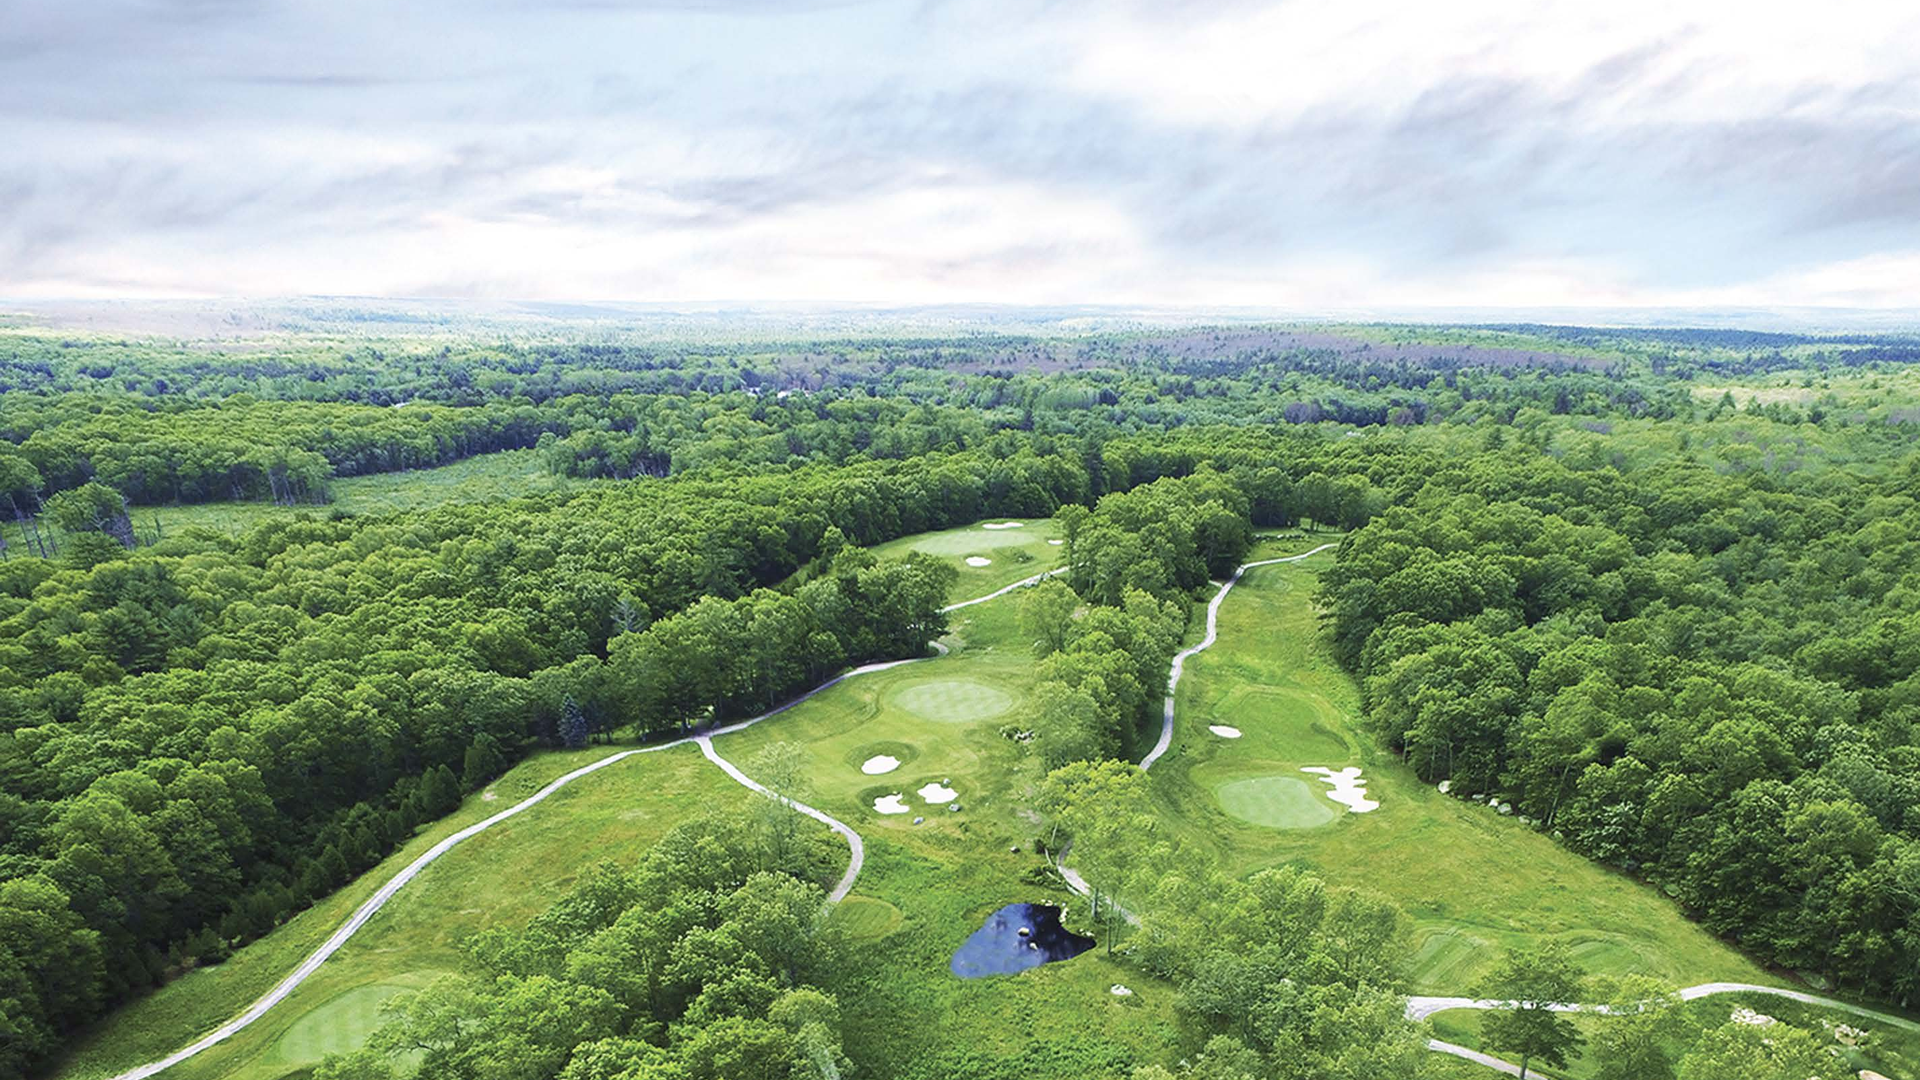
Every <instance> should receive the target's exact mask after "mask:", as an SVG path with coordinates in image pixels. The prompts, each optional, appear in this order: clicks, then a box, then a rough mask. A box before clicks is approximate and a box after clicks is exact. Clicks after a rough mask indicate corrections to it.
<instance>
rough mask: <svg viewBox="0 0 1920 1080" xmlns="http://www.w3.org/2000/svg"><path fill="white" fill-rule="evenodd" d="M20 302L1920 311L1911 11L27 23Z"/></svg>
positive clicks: (3, 291)
mask: <svg viewBox="0 0 1920 1080" xmlns="http://www.w3.org/2000/svg"><path fill="white" fill-rule="evenodd" d="M0 147H4V148H5V149H4V150H0V296H7V297H13V298H21V299H32V298H54V297H95V296H160V297H166V296H236V295H253V296H290V295H301V294H332V295H362V296H451V297H482V298H544V299H619V300H650V301H660V300H666V301H672V300H714V299H735V300H824V301H879V302H893V303H927V302H973V301H1001V302H1015V303H1057V302H1096V303H1097V302H1111V303H1126V304H1166V305H1191V304H1204V305H1226V304H1238V305H1255V306H1262V307H1272V308H1276V309H1329V308H1340V307H1347V306H1378V305H1388V304H1397V305H1461V304H1466V305H1479V306H1484V305H1513V306H1525V305H1569V304H1571V305H1664V304H1671V305H1693V306H1698V305H1715V304H1721V305H1769V304H1795V305H1799V304H1812V305H1845V306H1866V307H1893V308H1900V307H1908V308H1910V307H1913V306H1915V304H1916V299H1915V298H1916V297H1920V6H1916V5H1913V4H1908V3H1897V2H1891V0H1868V2H1860V0H1822V2H1819V3H1794V4H1788V3H1784V2H1779V3H1776V2H1774V0H1738V2H1719V0H1609V2H1607V3H1592V2H1587V0H1582V2H1577V3H1573V2H1560V0H1545V2H1541V0H1535V2H1520V0H1447V2H1444V3H1436V2H1430V0H1400V2H1382V0H1287V2H1282V3H1255V2H1238V0H1188V2H1185V3H1165V4H1155V3H1147V2H1144V0H1139V2H1134V0H1104V2H1091V0H1089V2H1085V3H1082V2H1075V0H1034V2H1030V3H951V4H949V3H939V2H931V0H928V2H884V0H874V2H850V3H834V2H807V0H760V2H755V0H737V2H727V0H679V2H672V0H659V2H648V0H571V2H566V0H562V2H559V3H553V2H546V0H460V2H454V0H407V2H404V3H395V2H392V0H377V2H373V0H297V2H280V0H4V3H0Z"/></svg>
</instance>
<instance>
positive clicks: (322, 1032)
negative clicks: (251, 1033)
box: [271, 982, 419, 1065]
mask: <svg viewBox="0 0 1920 1080" xmlns="http://www.w3.org/2000/svg"><path fill="white" fill-rule="evenodd" d="M418 989H419V987H417V986H407V985H405V984H402V983H393V982H381V983H371V984H369V985H366V986H356V987H354V988H353V989H351V990H348V991H346V992H345V993H341V994H336V995H334V996H333V997H331V998H328V999H327V1000H326V1001H324V1002H322V1003H321V1004H320V1005H319V1006H317V1007H316V1008H314V1009H313V1010H312V1011H310V1012H308V1013H307V1014H306V1015H305V1016H302V1017H301V1018H300V1019H298V1020H295V1021H294V1022H293V1026H292V1027H289V1028H288V1029H287V1033H286V1034H284V1035H282V1036H280V1038H279V1040H278V1041H277V1042H275V1043H274V1044H273V1050H272V1051H271V1059H272V1060H274V1061H277V1062H279V1063H281V1064H285V1065H310V1064H313V1063H316V1062H318V1061H319V1060H320V1059H321V1058H324V1057H326V1056H327V1055H328V1054H347V1053H352V1052H353V1051H355V1050H358V1049H360V1048H361V1047H362V1046H365V1045H366V1043H367V1037H368V1036H369V1035H372V1034H373V1030H374V1029H375V1028H377V1027H379V1026H380V1020H381V1018H380V1006H382V1005H384V1004H386V1003H387V1001H388V1000H389V999H390V998H392V997H394V996H395V995H397V994H404V993H407V992H409V991H413V990H418Z"/></svg>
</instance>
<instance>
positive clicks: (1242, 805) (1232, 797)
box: [1213, 776, 1335, 829]
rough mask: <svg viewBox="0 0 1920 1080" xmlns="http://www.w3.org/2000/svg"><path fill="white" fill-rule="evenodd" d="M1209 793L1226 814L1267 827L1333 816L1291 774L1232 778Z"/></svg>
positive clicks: (1301, 825)
mask: <svg viewBox="0 0 1920 1080" xmlns="http://www.w3.org/2000/svg"><path fill="white" fill-rule="evenodd" d="M1213 797H1214V801H1216V802H1218V803H1219V804H1220V809H1221V810H1223V811H1225V812H1226V814H1227V816H1229V817H1234V818H1238V819H1240V820H1241V821H1244V822H1247V823H1248V824H1250V825H1263V826H1265V827H1267V828H1269V829H1312V828H1316V827H1318V826H1321V825H1325V824H1326V823H1327V822H1329V821H1332V820H1333V819H1334V816H1335V815H1334V810H1333V808H1332V807H1330V806H1328V805H1327V803H1326V800H1325V799H1323V798H1321V797H1320V795H1319V793H1317V792H1315V791H1314V790H1313V789H1312V788H1310V787H1308V786H1307V784H1306V782H1305V781H1302V780H1296V779H1294V778H1293V777H1291V776H1256V777H1253V778H1251V779H1247V780H1235V781H1232V782H1231V783H1226V784H1222V785H1220V786H1219V787H1216V788H1214V791H1213Z"/></svg>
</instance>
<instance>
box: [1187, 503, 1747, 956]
mask: <svg viewBox="0 0 1920 1080" xmlns="http://www.w3.org/2000/svg"><path fill="white" fill-rule="evenodd" d="M1310 546H1313V545H1312V543H1311V542H1310V541H1298V540H1295V541H1288V542H1286V543H1285V544H1284V545H1270V548H1263V549H1262V550H1260V551H1258V552H1256V554H1255V555H1254V556H1253V557H1254V558H1270V557H1273V556H1276V555H1284V554H1288V553H1289V550H1291V551H1294V552H1297V551H1301V550H1305V549H1306V548H1307V547H1310ZM1333 557H1334V553H1333V552H1327V553H1325V554H1323V555H1318V556H1315V557H1314V558H1312V559H1309V560H1306V561H1304V562H1301V563H1291V564H1283V565H1279V566H1269V567H1262V568H1259V569H1255V570H1251V571H1248V573H1247V575H1246V576H1245V577H1244V578H1243V579H1242V580H1241V583H1240V584H1239V585H1238V586H1236V587H1235V589H1234V591H1233V593H1232V594H1231V595H1230V596H1229V597H1228V598H1227V600H1226V602H1225V603H1224V604H1223V605H1222V607H1221V611H1220V637H1219V641H1218V642H1217V643H1216V644H1215V645H1214V646H1213V648H1211V649H1209V650H1208V651H1206V652H1204V653H1201V654H1200V655H1198V656H1196V657H1194V658H1193V659H1191V660H1189V661H1188V662H1187V670H1186V675H1185V677H1184V678H1183V679H1182V680H1181V682H1180V689H1179V695H1178V705H1177V708H1178V718H1179V719H1178V722H1177V725H1178V726H1177V727H1176V728H1175V731H1174V744H1173V748H1172V750H1171V752H1170V753H1169V754H1168V756H1167V757H1166V758H1165V759H1164V760H1162V761H1161V762H1160V764H1159V765H1158V766H1156V767H1155V769H1154V770H1153V774H1152V775H1153V778H1154V793H1155V797H1156V799H1157V800H1158V801H1159V803H1160V806H1161V807H1162V810H1163V818H1164V819H1165V821H1166V822H1167V825H1168V827H1169V828H1170V829H1173V830H1175V831H1177V832H1178V833H1179V834H1180V835H1181V836H1182V837H1183V838H1184V839H1185V840H1187V842H1189V843H1190V844H1193V845H1195V846H1198V847H1200V848H1202V849H1204V850H1210V851H1212V852H1213V853H1215V854H1216V855H1217V857H1218V858H1219V859H1220V860H1221V861H1222V862H1223V863H1224V864H1225V865H1226V866H1227V867H1228V868H1229V869H1230V870H1231V871H1233V872H1235V873H1238V874H1247V873H1251V872H1253V871H1254V870H1257V869H1259V868H1261V867H1266V866H1277V865H1281V864H1286V863H1301V864H1305V865H1307V866H1310V867H1312V868H1314V869H1316V870H1318V871H1320V872H1321V873H1322V874H1324V875H1325V876H1326V877H1328V878H1329V879H1330V880H1333V881H1337V882H1347V883H1351V884H1354V885H1362V886H1367V887H1370V888H1372V889H1375V890H1377V891H1379V892H1381V893H1383V894H1385V895H1386V896H1388V897H1390V898H1391V899H1393V900H1394V901H1395V902H1396V903H1398V904H1399V905H1400V906H1401V907H1403V908H1405V909H1406V911H1407V913H1408V915H1409V916H1410V918H1411V921H1412V933H1413V944H1414V953H1413V956H1412V965H1411V967H1412V970H1411V972H1410V975H1411V977H1412V979H1413V981H1414V984H1415V989H1416V992H1420V993H1437V994H1448V993H1460V992H1462V991H1464V990H1466V989H1467V988H1468V987H1470V986H1471V985H1472V984H1473V982H1474V981H1475V980H1476V979H1477V978H1478V977H1479V976H1480V975H1481V974H1482V973H1483V972H1484V971H1486V970H1487V968H1488V967H1489V965H1490V964H1491V963H1492V962H1493V961H1494V960H1496V959H1497V958H1498V956H1499V953H1500V950H1501V949H1503V948H1506V947H1509V946H1516V945H1523V944H1526V943H1529V942H1535V941H1540V940H1545V939H1549V938H1551V939H1558V940H1561V941H1564V942H1567V943H1568V944H1569V945H1570V946H1572V948H1573V949H1574V952H1575V954H1576V956H1578V957H1579V959H1580V961H1581V962H1582V964H1584V965H1585V966H1586V967H1587V968H1588V970H1590V971H1592V972H1594V973H1596V974H1619V973H1626V972H1643V973H1645V974H1649V975H1654V976H1657V977H1661V978H1665V979H1669V980H1671V981H1673V982H1675V983H1679V984H1690V983H1697V982H1706V981H1711V980H1728V981H1739V982H1755V983H1775V982H1777V981H1778V980H1776V979H1774V978H1773V977H1771V976H1770V975H1768V973H1766V972H1765V971H1763V970H1762V969H1760V968H1759V967H1758V966H1757V965H1755V964H1754V963H1753V962H1752V961H1750V960H1748V959H1747V958H1746V957H1744V956H1742V955H1740V954H1739V953H1738V952H1736V951H1735V950H1734V949H1732V948H1731V947H1729V946H1727V945H1726V944H1725V943H1723V942H1721V941H1720V940H1719V939H1717V938H1715V937H1714V936H1713V935H1711V934H1709V933H1707V932H1706V931H1704V930H1702V929H1700V928H1699V927H1697V926H1695V925H1694V924H1692V923H1691V922H1689V921H1688V920H1687V919H1686V918H1685V917H1684V916H1683V915H1682V914H1681V912H1680V911H1679V909H1678V908H1677V907H1676V906H1675V905H1674V903H1673V902H1672V901H1671V900H1669V899H1668V898H1666V897H1665V896H1663V895H1661V894H1660V893H1659V892H1657V891H1656V890H1654V889H1651V888H1649V887H1647V886H1645V885H1642V884H1640V883H1639V882H1636V881H1633V880H1631V879H1629V878H1627V877H1625V876H1623V875H1620V874H1617V873H1614V872H1612V871H1609V870H1607V869H1605V868H1602V867H1600V866H1598V865H1596V864H1594V863H1592V862H1590V861H1588V860H1586V859H1584V858H1582V857H1581V856H1579V855H1576V854H1574V853H1572V852H1570V851H1567V850H1565V849H1564V848H1561V847H1560V846H1559V845H1558V844H1556V843H1555V842H1554V841H1553V840H1551V839H1550V838H1548V837H1546V836H1544V835H1542V834H1540V833H1538V832H1536V831H1534V830H1533V829H1531V828H1528V827H1527V826H1524V825H1522V824H1520V823H1519V822H1518V821H1516V820H1514V819H1512V818H1507V817H1501V816H1500V815H1498V814H1496V813H1494V812H1492V811H1490V810H1488V809H1486V808H1485V807H1483V806H1478V805H1476V804H1474V803H1471V802H1465V801H1462V800H1458V799H1452V798H1449V797H1447V796H1445V795H1442V794H1440V793H1439V792H1438V791H1436V790H1435V789H1434V788H1433V786H1432V785H1429V784H1425V783H1422V782H1421V781H1420V780H1418V779H1417V778H1416V777H1415V776H1414V775H1413V773H1412V771H1411V770H1410V769H1408V768H1407V767H1406V766H1405V765H1403V764H1402V763H1400V762H1399V761H1398V760H1397V759H1396V758H1394V757H1393V756H1392V755H1391V754H1388V753H1386V752H1385V751H1383V750H1380V749H1379V748H1378V747H1377V745H1376V744H1375V743H1374V741H1373V740H1372V738H1371V737H1370V736H1369V735H1367V734H1366V733H1365V732H1364V731H1363V730H1362V729H1361V728H1360V726H1359V702H1358V694H1357V691H1356V688H1355V687H1354V685H1353V682H1352V680H1351V679H1349V678H1348V677H1347V676H1346V674H1345V673H1344V672H1342V671H1340V670H1339V669H1338V667H1337V666H1336V665H1335V664H1334V663H1333V660H1332V658H1331V657H1330V656H1329V655H1328V653H1327V651H1326V648H1325V646H1324V644H1323V643H1322V641H1321V639H1320V638H1319V636H1318V621H1317V613H1316V612H1315V610H1314V607H1313V604H1312V600H1311V598H1312V595H1313V591H1314V586H1315V574H1316V568H1317V567H1323V566H1327V565H1331V562H1332V560H1333ZM1209 723H1227V724H1232V725H1234V726H1235V727H1238V728H1240V730H1241V732H1242V733H1243V734H1242V737H1241V738H1239V739H1220V738H1216V737H1214V736H1213V735H1211V734H1209V733H1208V732H1207V730H1206V725H1207V724H1209ZM1305 765H1325V766H1332V767H1341V766H1346V765H1358V766H1361V767H1362V768H1363V769H1364V770H1365V776H1366V778H1367V793H1368V796H1369V797H1370V798H1372V799H1374V800H1377V801H1378V802H1379V803H1380V804H1381V805H1380V809H1378V810H1376V811H1374V812H1372V813H1368V814H1352V813H1346V812H1344V810H1341V811H1340V812H1339V813H1337V815H1336V817H1335V819H1334V820H1333V821H1331V822H1329V823H1327V824H1326V825H1324V826H1322V827H1320V828H1315V829H1288V830H1280V829H1273V828H1268V827H1264V826H1261V825H1256V824H1250V823H1248V822H1247V821H1243V820H1239V819H1236V818H1235V817H1234V816H1232V815H1230V814H1228V813H1226V812H1224V811H1223V810H1222V809H1221V808H1220V806H1219V805H1218V804H1217V803H1216V801H1215V800H1216V796H1215V792H1216V790H1218V789H1221V788H1222V787H1224V786H1225V785H1228V784H1231V783H1233V782H1235V781H1241V780H1246V779H1251V778H1255V777H1262V776H1290V775H1297V770H1298V769H1299V767H1301V766H1305ZM1309 779H1310V778H1309ZM1312 783H1313V784H1314V785H1315V786H1316V787H1324V785H1320V784H1319V782H1318V781H1312ZM1319 797H1321V798H1323V799H1324V796H1319ZM1328 805H1330V806H1331V805H1333V804H1331V803H1329V804H1328ZM1338 809H1339V808H1338V807H1336V810H1338Z"/></svg>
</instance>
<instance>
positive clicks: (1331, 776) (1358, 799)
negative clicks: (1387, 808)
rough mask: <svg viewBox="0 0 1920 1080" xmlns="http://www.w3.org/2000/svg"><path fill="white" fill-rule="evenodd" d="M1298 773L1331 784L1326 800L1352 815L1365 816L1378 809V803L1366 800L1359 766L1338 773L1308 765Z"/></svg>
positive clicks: (1365, 788)
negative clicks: (1303, 773)
mask: <svg viewBox="0 0 1920 1080" xmlns="http://www.w3.org/2000/svg"><path fill="white" fill-rule="evenodd" d="M1300 771H1301V772H1305V773H1315V774H1317V775H1319V777H1320V778H1321V779H1322V780H1325V781H1326V782H1327V783H1329V784H1332V785H1333V790H1332V791H1329V792H1327V798H1329V799H1332V800H1333V801H1334V802H1337V803H1339V804H1340V805H1342V806H1344V807H1346V808H1347V809H1348V810H1350V811H1352V812H1353V813H1356V814H1365V813H1368V812H1370V811H1373V810H1378V809H1380V804H1379V803H1377V802H1374V801H1373V800H1372V799H1369V798H1367V782H1366V781H1365V780H1362V779H1361V778H1360V766H1358V765H1349V766H1347V767H1346V768H1344V769H1341V770H1340V771H1339V772H1335V771H1333V770H1332V769H1328V768H1324V767H1322V766H1319V765H1309V766H1307V767H1306V768H1304V769H1301V770H1300Z"/></svg>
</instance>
